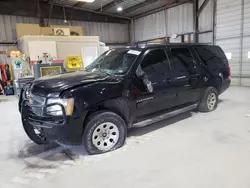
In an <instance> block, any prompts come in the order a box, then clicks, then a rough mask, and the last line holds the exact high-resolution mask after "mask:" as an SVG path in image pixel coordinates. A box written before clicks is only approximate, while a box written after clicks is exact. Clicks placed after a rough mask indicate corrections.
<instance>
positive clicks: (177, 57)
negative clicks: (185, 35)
mask: <svg viewBox="0 0 250 188" xmlns="http://www.w3.org/2000/svg"><path fill="white" fill-rule="evenodd" d="M171 54H172V59H171V60H172V62H173V67H174V69H176V70H178V71H180V72H186V71H188V69H189V67H192V65H193V63H194V59H193V56H192V54H191V52H190V51H189V49H188V48H172V49H171Z"/></svg>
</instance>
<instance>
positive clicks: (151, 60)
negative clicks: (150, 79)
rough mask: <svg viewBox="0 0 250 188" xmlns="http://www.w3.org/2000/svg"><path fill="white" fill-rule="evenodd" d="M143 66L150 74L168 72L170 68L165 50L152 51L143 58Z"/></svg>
mask: <svg viewBox="0 0 250 188" xmlns="http://www.w3.org/2000/svg"><path fill="white" fill-rule="evenodd" d="M141 68H142V70H143V71H144V72H146V73H147V74H149V75H150V74H152V73H166V72H168V71H169V70H170V68H169V63H168V59H167V56H166V53H165V51H164V50H163V49H157V50H153V51H150V52H149V53H148V54H147V55H146V56H145V58H144V59H143V61H142V63H141Z"/></svg>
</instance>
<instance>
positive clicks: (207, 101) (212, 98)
mask: <svg viewBox="0 0 250 188" xmlns="http://www.w3.org/2000/svg"><path fill="white" fill-rule="evenodd" d="M218 101H219V98H218V92H217V90H216V89H215V88H214V87H208V88H207V89H206V90H205V93H204V96H203V98H202V99H201V101H200V104H199V106H198V110H199V111H200V112H211V111H213V110H215V109H216V108H217V106H218Z"/></svg>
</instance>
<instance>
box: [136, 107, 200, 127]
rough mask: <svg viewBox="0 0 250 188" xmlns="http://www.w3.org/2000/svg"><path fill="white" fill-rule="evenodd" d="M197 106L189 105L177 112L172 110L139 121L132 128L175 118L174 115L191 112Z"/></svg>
mask: <svg viewBox="0 0 250 188" xmlns="http://www.w3.org/2000/svg"><path fill="white" fill-rule="evenodd" d="M197 106H198V104H193V105H190V106H187V107H184V108H181V109H178V110H174V111H172V112H168V113H165V114H162V115H160V116H156V117H153V118H150V119H146V120H143V121H140V122H138V123H135V124H133V126H132V127H144V126H147V125H150V124H153V123H156V122H159V121H162V120H164V119H168V118H170V117H173V116H176V115H179V114H182V113H185V112H188V111H191V110H193V109H196V108H197Z"/></svg>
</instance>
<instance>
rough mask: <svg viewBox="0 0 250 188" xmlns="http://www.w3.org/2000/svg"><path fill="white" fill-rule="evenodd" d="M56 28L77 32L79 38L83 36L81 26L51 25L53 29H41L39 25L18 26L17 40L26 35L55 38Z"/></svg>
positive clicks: (19, 24) (18, 24)
mask: <svg viewBox="0 0 250 188" xmlns="http://www.w3.org/2000/svg"><path fill="white" fill-rule="evenodd" d="M54 28H69V29H70V31H71V32H72V31H73V32H76V33H78V34H79V36H83V30H82V27H79V26H65V25H51V27H40V26H39V25H38V24H21V23H17V24H16V32H17V38H18V39H19V38H21V37H22V36H24V35H45V36H54Z"/></svg>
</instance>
